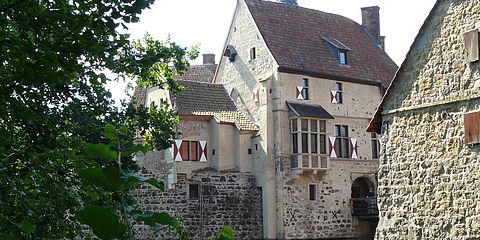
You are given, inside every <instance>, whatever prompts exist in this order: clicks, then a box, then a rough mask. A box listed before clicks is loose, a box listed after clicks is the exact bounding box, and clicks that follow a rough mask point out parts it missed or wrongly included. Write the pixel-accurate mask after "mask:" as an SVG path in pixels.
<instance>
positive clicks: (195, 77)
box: [175, 64, 217, 83]
mask: <svg viewBox="0 0 480 240" xmlns="http://www.w3.org/2000/svg"><path fill="white" fill-rule="evenodd" d="M216 69H217V65H216V64H204V65H193V66H190V68H189V69H188V71H186V72H185V73H184V74H183V75H181V76H178V75H177V76H175V79H177V80H185V81H194V82H207V83H209V82H212V81H213V76H214V75H215V70H216Z"/></svg>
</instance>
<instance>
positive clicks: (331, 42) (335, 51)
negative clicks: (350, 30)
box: [322, 37, 351, 65]
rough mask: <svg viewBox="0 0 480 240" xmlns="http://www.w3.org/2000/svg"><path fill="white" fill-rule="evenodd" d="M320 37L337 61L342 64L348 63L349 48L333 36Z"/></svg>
mask: <svg viewBox="0 0 480 240" xmlns="http://www.w3.org/2000/svg"><path fill="white" fill-rule="evenodd" d="M322 39H323V41H324V42H325V43H326V44H327V45H328V48H329V49H330V52H331V53H332V55H333V56H334V57H335V58H336V59H337V61H338V62H339V63H340V64H342V65H348V58H347V53H348V52H349V51H350V50H351V49H350V48H349V47H347V46H346V45H345V44H343V43H342V42H340V41H339V40H337V39H335V38H326V37H322Z"/></svg>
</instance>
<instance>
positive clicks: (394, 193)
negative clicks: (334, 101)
mask: <svg viewBox="0 0 480 240" xmlns="http://www.w3.org/2000/svg"><path fill="white" fill-rule="evenodd" d="M479 23H480V1H479V0H443V1H437V3H436V5H435V7H434V9H433V10H432V12H431V14H430V16H429V18H428V19H427V20H426V22H425V24H424V26H423V27H422V29H421V30H420V33H419V35H418V36H417V39H416V40H415V42H414V44H413V45H412V47H411V50H410V53H409V54H408V56H407V59H406V60H405V62H404V63H403V65H402V68H401V69H400V70H399V73H398V75H397V77H396V78H395V79H394V82H393V84H392V86H391V87H390V89H389V91H388V93H387V96H386V98H385V100H384V103H383V111H382V118H383V124H382V133H383V136H382V142H383V143H385V146H384V147H383V153H382V159H381V160H382V164H381V165H380V172H379V189H378V194H379V207H380V222H379V226H378V228H377V234H376V238H377V239H395V240H397V239H480V191H479V190H480V154H479V153H480V146H479V145H474V146H470V145H467V144H465V143H464V134H465V132H464V121H463V115H464V113H467V112H471V111H478V110H480V63H479V62H478V61H477V62H476V63H470V62H468V61H466V59H465V56H466V49H465V47H464V42H463V33H464V32H467V31H469V30H473V29H475V28H480V24H479Z"/></svg>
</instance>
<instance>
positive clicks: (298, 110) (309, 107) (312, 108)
mask: <svg viewBox="0 0 480 240" xmlns="http://www.w3.org/2000/svg"><path fill="white" fill-rule="evenodd" d="M287 106H288V107H289V108H290V110H292V112H293V113H295V115H297V117H312V118H323V119H335V118H334V117H333V116H332V115H330V113H328V112H327V110H325V109H324V108H323V107H322V106H320V105H318V104H306V103H298V102H288V101H287Z"/></svg>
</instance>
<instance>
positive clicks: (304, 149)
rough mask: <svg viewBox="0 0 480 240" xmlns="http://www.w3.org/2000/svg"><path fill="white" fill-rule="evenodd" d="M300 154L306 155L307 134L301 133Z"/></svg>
mask: <svg viewBox="0 0 480 240" xmlns="http://www.w3.org/2000/svg"><path fill="white" fill-rule="evenodd" d="M302 153H308V133H302Z"/></svg>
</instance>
